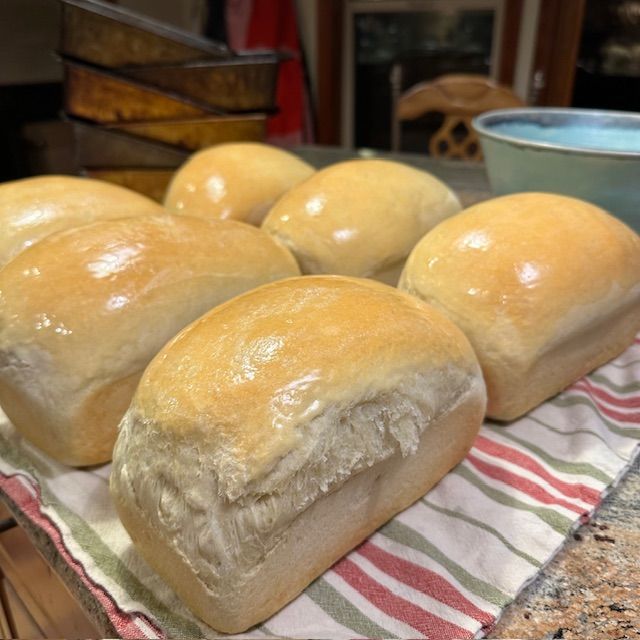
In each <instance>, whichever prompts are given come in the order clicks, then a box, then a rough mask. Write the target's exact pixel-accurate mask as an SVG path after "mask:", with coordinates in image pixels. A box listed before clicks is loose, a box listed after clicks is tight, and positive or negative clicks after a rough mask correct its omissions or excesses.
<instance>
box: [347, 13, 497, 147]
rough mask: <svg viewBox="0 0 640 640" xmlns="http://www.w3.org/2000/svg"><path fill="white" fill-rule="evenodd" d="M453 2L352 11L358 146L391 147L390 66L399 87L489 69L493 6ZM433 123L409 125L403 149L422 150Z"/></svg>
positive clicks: (355, 118) (355, 121)
mask: <svg viewBox="0 0 640 640" xmlns="http://www.w3.org/2000/svg"><path fill="white" fill-rule="evenodd" d="M385 4H388V3H385ZM454 5H455V3H453V2H452V3H450V6H449V8H448V9H447V10H446V11H437V10H424V9H423V10H416V9H413V10H406V11H400V10H398V11H381V10H378V11H376V10H375V9H374V8H372V9H371V10H370V11H364V10H363V11H362V12H358V13H356V14H354V21H353V43H354V64H355V67H354V87H353V90H354V96H355V100H354V143H355V145H356V146H357V147H371V148H375V149H388V148H389V147H390V121H391V104H392V90H391V86H390V76H391V71H392V69H394V73H396V71H397V73H398V74H399V76H400V77H399V84H400V87H399V88H400V89H401V90H405V89H407V88H408V87H410V86H412V85H414V84H416V83H418V82H422V81H424V80H430V79H433V78H435V77H437V76H439V75H442V74H445V73H478V74H483V75H488V74H489V73H490V58H491V49H492V40H493V27H494V18H495V11H494V10H493V9H463V8H456V7H455V6H454ZM412 6H415V5H412ZM425 7H426V3H425ZM437 126H438V123H437V121H429V122H417V123H416V124H412V125H409V126H408V128H409V130H411V128H412V127H413V128H417V133H415V134H414V135H412V134H411V133H410V134H409V136H408V139H407V140H404V144H403V145H402V146H403V149H404V150H406V151H422V152H424V150H425V147H426V140H427V139H428V136H429V133H430V131H431V130H435V129H436V128H437Z"/></svg>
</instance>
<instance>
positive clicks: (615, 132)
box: [473, 107, 640, 232]
mask: <svg viewBox="0 0 640 640" xmlns="http://www.w3.org/2000/svg"><path fill="white" fill-rule="evenodd" d="M473 126H474V128H475V130H476V131H477V132H478V135H479V136H480V142H481V144H482V150H483V152H484V157H485V163H486V167H487V173H488V175H489V181H490V182H491V187H492V189H493V191H494V193H495V194H496V195H501V194H505V193H515V192H518V191H549V192H551V193H563V194H566V195H570V196H576V197H578V198H582V199H583V200H588V201H589V202H593V203H594V204H597V205H599V206H601V207H603V208H604V209H606V210H607V211H609V212H610V213H613V214H614V215H616V216H618V217H619V218H621V219H622V220H624V221H625V222H626V223H627V224H628V225H630V226H631V227H633V228H634V229H635V230H636V231H638V232H640V114H635V113H626V112H622V111H595V110H591V109H554V108H542V107H540V108H521V109H500V110H497V111H488V112H486V113H483V114H482V115H480V116H478V117H476V118H475V119H474V120H473Z"/></svg>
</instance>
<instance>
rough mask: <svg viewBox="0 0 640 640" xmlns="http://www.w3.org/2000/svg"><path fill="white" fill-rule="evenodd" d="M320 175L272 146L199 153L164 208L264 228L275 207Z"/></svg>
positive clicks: (184, 168) (239, 146)
mask: <svg viewBox="0 0 640 640" xmlns="http://www.w3.org/2000/svg"><path fill="white" fill-rule="evenodd" d="M313 173H314V169H313V167H312V166H311V165H309V164H307V163H306V162H304V160H302V159H300V158H298V156H296V155H294V154H293V153H290V152H288V151H285V150H284V149H278V148H277V147H273V146H270V145H267V144H260V143H255V142H233V143H228V144H220V145H216V146H214V147H209V148H207V149H203V150H202V151H198V153H195V154H194V155H192V156H191V157H190V158H189V159H188V160H187V161H186V162H185V163H184V164H183V165H182V166H181V167H180V168H179V169H178V171H176V173H175V175H174V177H173V179H172V181H171V183H170V185H169V188H168V190H167V194H166V196H165V200H164V204H165V206H166V207H167V209H168V210H169V211H171V212H172V213H178V214H186V215H190V216H199V217H202V218H209V219H211V218H212V219H218V220H226V219H232V220H241V221H243V222H248V223H250V224H255V225H259V224H260V223H261V222H262V219H263V218H264V216H265V215H266V213H267V211H269V209H270V208H271V206H272V205H273V203H274V202H275V201H276V200H277V199H278V198H279V197H280V196H281V195H282V194H283V193H284V192H285V191H287V190H288V189H290V188H291V187H293V186H294V185H296V184H298V183H299V182H301V181H302V180H306V179H307V178H308V177H309V176H311V175H312V174H313Z"/></svg>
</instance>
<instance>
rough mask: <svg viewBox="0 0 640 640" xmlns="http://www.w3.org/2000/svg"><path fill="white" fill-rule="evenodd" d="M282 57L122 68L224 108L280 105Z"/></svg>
mask: <svg viewBox="0 0 640 640" xmlns="http://www.w3.org/2000/svg"><path fill="white" fill-rule="evenodd" d="M279 59H280V58H279V56H278V55H276V54H274V53H264V54H257V55H240V56H236V57H234V58H232V59H230V60H221V61H210V62H189V63H186V64H181V65H156V66H149V67H136V68H125V69H120V72H121V73H123V74H125V75H127V76H128V77H130V78H134V79H136V80H139V81H141V82H145V83H148V84H153V85H155V86H157V87H160V88H162V89H166V90H168V91H174V92H176V93H179V94H180V95H184V96H187V97H189V98H192V99H193V100H196V101H198V102H200V103H202V104H206V105H208V106H210V107H212V108H214V109H219V110H223V111H231V112H238V111H272V110H274V109H275V108H276V85H277V79H278V63H279Z"/></svg>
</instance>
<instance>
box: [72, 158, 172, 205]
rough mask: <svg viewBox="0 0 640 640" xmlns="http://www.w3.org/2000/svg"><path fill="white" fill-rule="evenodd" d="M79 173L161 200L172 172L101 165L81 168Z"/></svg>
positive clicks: (168, 170)
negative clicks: (101, 166)
mask: <svg viewBox="0 0 640 640" xmlns="http://www.w3.org/2000/svg"><path fill="white" fill-rule="evenodd" d="M81 173H82V174H83V175H85V176H88V177H89V178H96V179H97V180H104V181H106V182H112V183H113V184H118V185H120V186H122V187H127V189H131V190H132V191H137V192H138V193H142V194H144V195H145V196H149V197H150V198H153V200H157V201H158V202H162V200H163V199H164V194H165V192H166V190H167V187H168V186H169V182H171V178H172V177H173V173H174V172H173V171H172V170H171V169H149V168H139V167H131V168H130V169H118V168H113V167H103V168H85V169H81Z"/></svg>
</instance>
